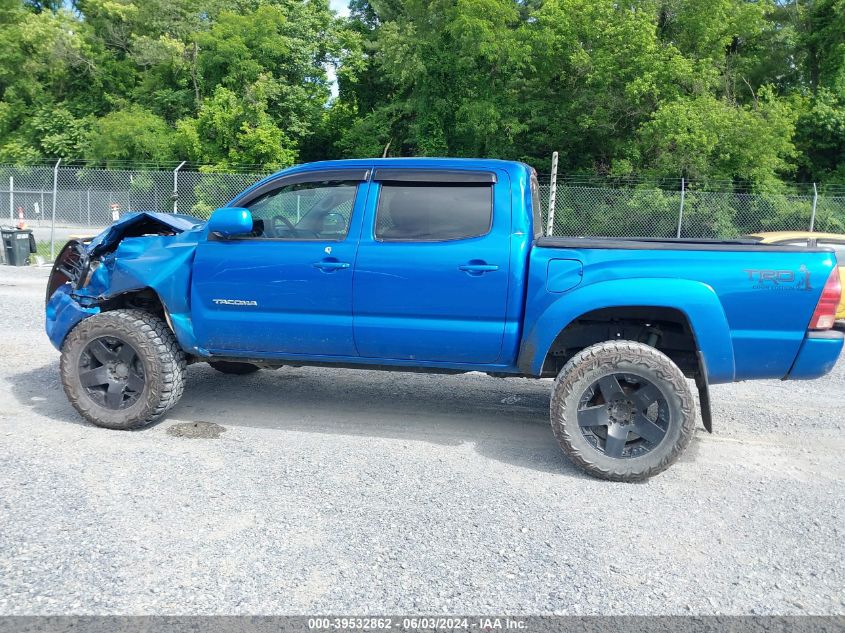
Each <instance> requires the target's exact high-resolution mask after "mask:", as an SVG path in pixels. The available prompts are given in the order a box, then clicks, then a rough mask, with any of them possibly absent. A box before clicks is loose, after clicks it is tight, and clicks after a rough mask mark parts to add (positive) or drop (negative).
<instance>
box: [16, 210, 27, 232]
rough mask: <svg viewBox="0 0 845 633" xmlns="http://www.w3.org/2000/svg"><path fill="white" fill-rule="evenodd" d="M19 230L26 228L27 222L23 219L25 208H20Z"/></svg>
mask: <svg viewBox="0 0 845 633" xmlns="http://www.w3.org/2000/svg"><path fill="white" fill-rule="evenodd" d="M18 228H19V229H25V228H26V221H25V220H24V219H23V207H18Z"/></svg>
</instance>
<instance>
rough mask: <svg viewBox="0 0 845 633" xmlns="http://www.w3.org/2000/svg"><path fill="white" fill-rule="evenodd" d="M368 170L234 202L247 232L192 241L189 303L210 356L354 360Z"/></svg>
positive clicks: (277, 186)
mask: <svg viewBox="0 0 845 633" xmlns="http://www.w3.org/2000/svg"><path fill="white" fill-rule="evenodd" d="M368 175H369V172H368V170H363V169H357V170H356V169H349V170H332V171H323V172H305V173H301V174H293V175H290V176H285V177H283V178H281V179H279V180H277V181H271V182H269V183H267V184H265V185H263V186H262V187H261V188H260V189H257V190H255V191H252V192H247V193H246V194H245V195H244V196H242V197H241V198H240V199H238V200H235V202H234V203H233V204H234V205H236V206H243V207H246V208H248V209H249V210H250V211H251V212H252V216H253V220H254V226H255V228H254V231H253V233H252V234H250V235H248V236H243V237H236V238H230V239H222V238H219V237H216V236H214V235H209V236H208V238H207V239H206V241H204V242H201V243H200V244H199V245H198V247H197V254H196V259H195V262H194V274H193V280H192V284H191V288H192V290H191V309H192V314H193V320H194V329H195V332H196V334H197V339H198V341H199V344H200V345H201V346H202V347H204V348H206V349H208V350H210V351H212V352H216V353H220V354H227V353H231V354H234V355H250V356H273V355H286V354H305V355H330V356H355V355H356V351H355V343H354V340H353V334H352V271H353V265H354V262H355V252H356V249H357V245H358V235H359V233H360V230H361V218H362V215H363V209H364V206H365V205H364V202H365V199H366V190H367V183H366V180H367V177H368Z"/></svg>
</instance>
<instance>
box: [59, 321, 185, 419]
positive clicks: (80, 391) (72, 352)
mask: <svg viewBox="0 0 845 633" xmlns="http://www.w3.org/2000/svg"><path fill="white" fill-rule="evenodd" d="M61 376H62V385H63V386H64V389H65V393H66V394H67V397H68V399H69V400H70V402H71V404H72V405H73V407H74V408H75V409H76V410H77V411H78V412H79V413H80V414H81V415H82V416H83V417H84V418H85V419H86V420H88V421H90V422H93V423H94V424H96V425H97V426H102V427H105V428H109V429H132V428H136V427H140V426H144V425H145V424H149V423H151V422H154V421H155V420H157V419H159V418H160V417H161V416H163V415H164V414H165V413H166V412H167V410H168V409H170V408H171V407H172V406H173V405H175V404H176V403H177V402H178V401H179V398H181V397H182V391H183V390H184V384H185V356H184V354H183V353H182V350H181V349H180V348H179V345H178V343H177V342H176V338H175V337H174V336H173V333H172V332H171V331H170V330H169V329H168V327H167V325H166V324H165V323H164V321H162V320H161V319H159V318H158V317H156V316H155V315H153V314H150V313H148V312H144V311H142V310H114V311H112V312H103V313H101V314H97V315H95V316H92V317H89V318H87V319H85V320H84V321H82V322H80V323H79V324H78V325H77V326H76V327H75V328H73V330H71V332H70V334H68V336H67V338H66V339H65V343H64V345H63V346H62V357H61Z"/></svg>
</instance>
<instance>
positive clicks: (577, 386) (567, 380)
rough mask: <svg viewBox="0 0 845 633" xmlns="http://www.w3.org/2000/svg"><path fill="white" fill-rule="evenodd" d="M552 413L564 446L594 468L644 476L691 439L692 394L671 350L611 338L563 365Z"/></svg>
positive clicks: (604, 473) (607, 474)
mask: <svg viewBox="0 0 845 633" xmlns="http://www.w3.org/2000/svg"><path fill="white" fill-rule="evenodd" d="M551 420H552V429H553V430H554V433H555V437H557V440H558V443H559V444H560V446H561V448H562V449H563V451H564V452H565V453H566V454H567V455H568V456H569V458H570V459H571V460H572V461H573V462H574V463H575V464H577V465H578V466H580V467H581V468H582V469H584V470H585V471H587V472H588V473H589V474H591V475H593V476H596V477H601V478H603V479H611V480H615V481H639V480H643V479H647V478H648V477H651V476H653V475H656V474H657V473H659V472H662V471H663V470H665V469H666V468H668V467H669V466H670V465H672V463H674V462H675V461H676V460H677V459H678V457H679V456H680V455H681V453H682V452H683V451H684V449H685V448H686V447H687V445H688V444H689V443H690V441H691V440H692V436H693V432H694V428H695V409H694V399H693V396H692V391H691V390H690V388H689V384H688V383H687V380H686V378H685V377H684V375H683V373H682V372H681V370H680V369H679V368H678V366H677V365H675V363H673V362H672V361H671V360H670V359H669V358H668V357H667V356H666V355H665V354H663V353H662V352H660V351H658V350H656V349H654V348H653V347H649V346H648V345H644V344H642V343H635V342H633V341H608V342H606V343H599V344H598V345H593V346H592V347H588V348H586V349H584V350H583V351H581V352H580V353H579V354H577V355H576V356H575V357H573V358H572V359H571V360H570V361H569V362H568V363H567V364H566V365H565V366H564V368H563V369H562V370H561V372H560V374H559V375H558V377H557V380H556V381H555V387H554V393H553V396H552V403H551Z"/></svg>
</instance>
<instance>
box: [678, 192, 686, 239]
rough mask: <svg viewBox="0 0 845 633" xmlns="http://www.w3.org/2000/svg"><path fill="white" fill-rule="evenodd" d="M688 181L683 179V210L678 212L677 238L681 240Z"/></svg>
mask: <svg viewBox="0 0 845 633" xmlns="http://www.w3.org/2000/svg"><path fill="white" fill-rule="evenodd" d="M686 184H687V183H686V181H685V180H684V179H683V177H681V209H680V211H679V212H678V234H677V235H676V237H677V238H678V239H681V225H682V224H683V222H684V195H685V194H686V190H687V187H686Z"/></svg>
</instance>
